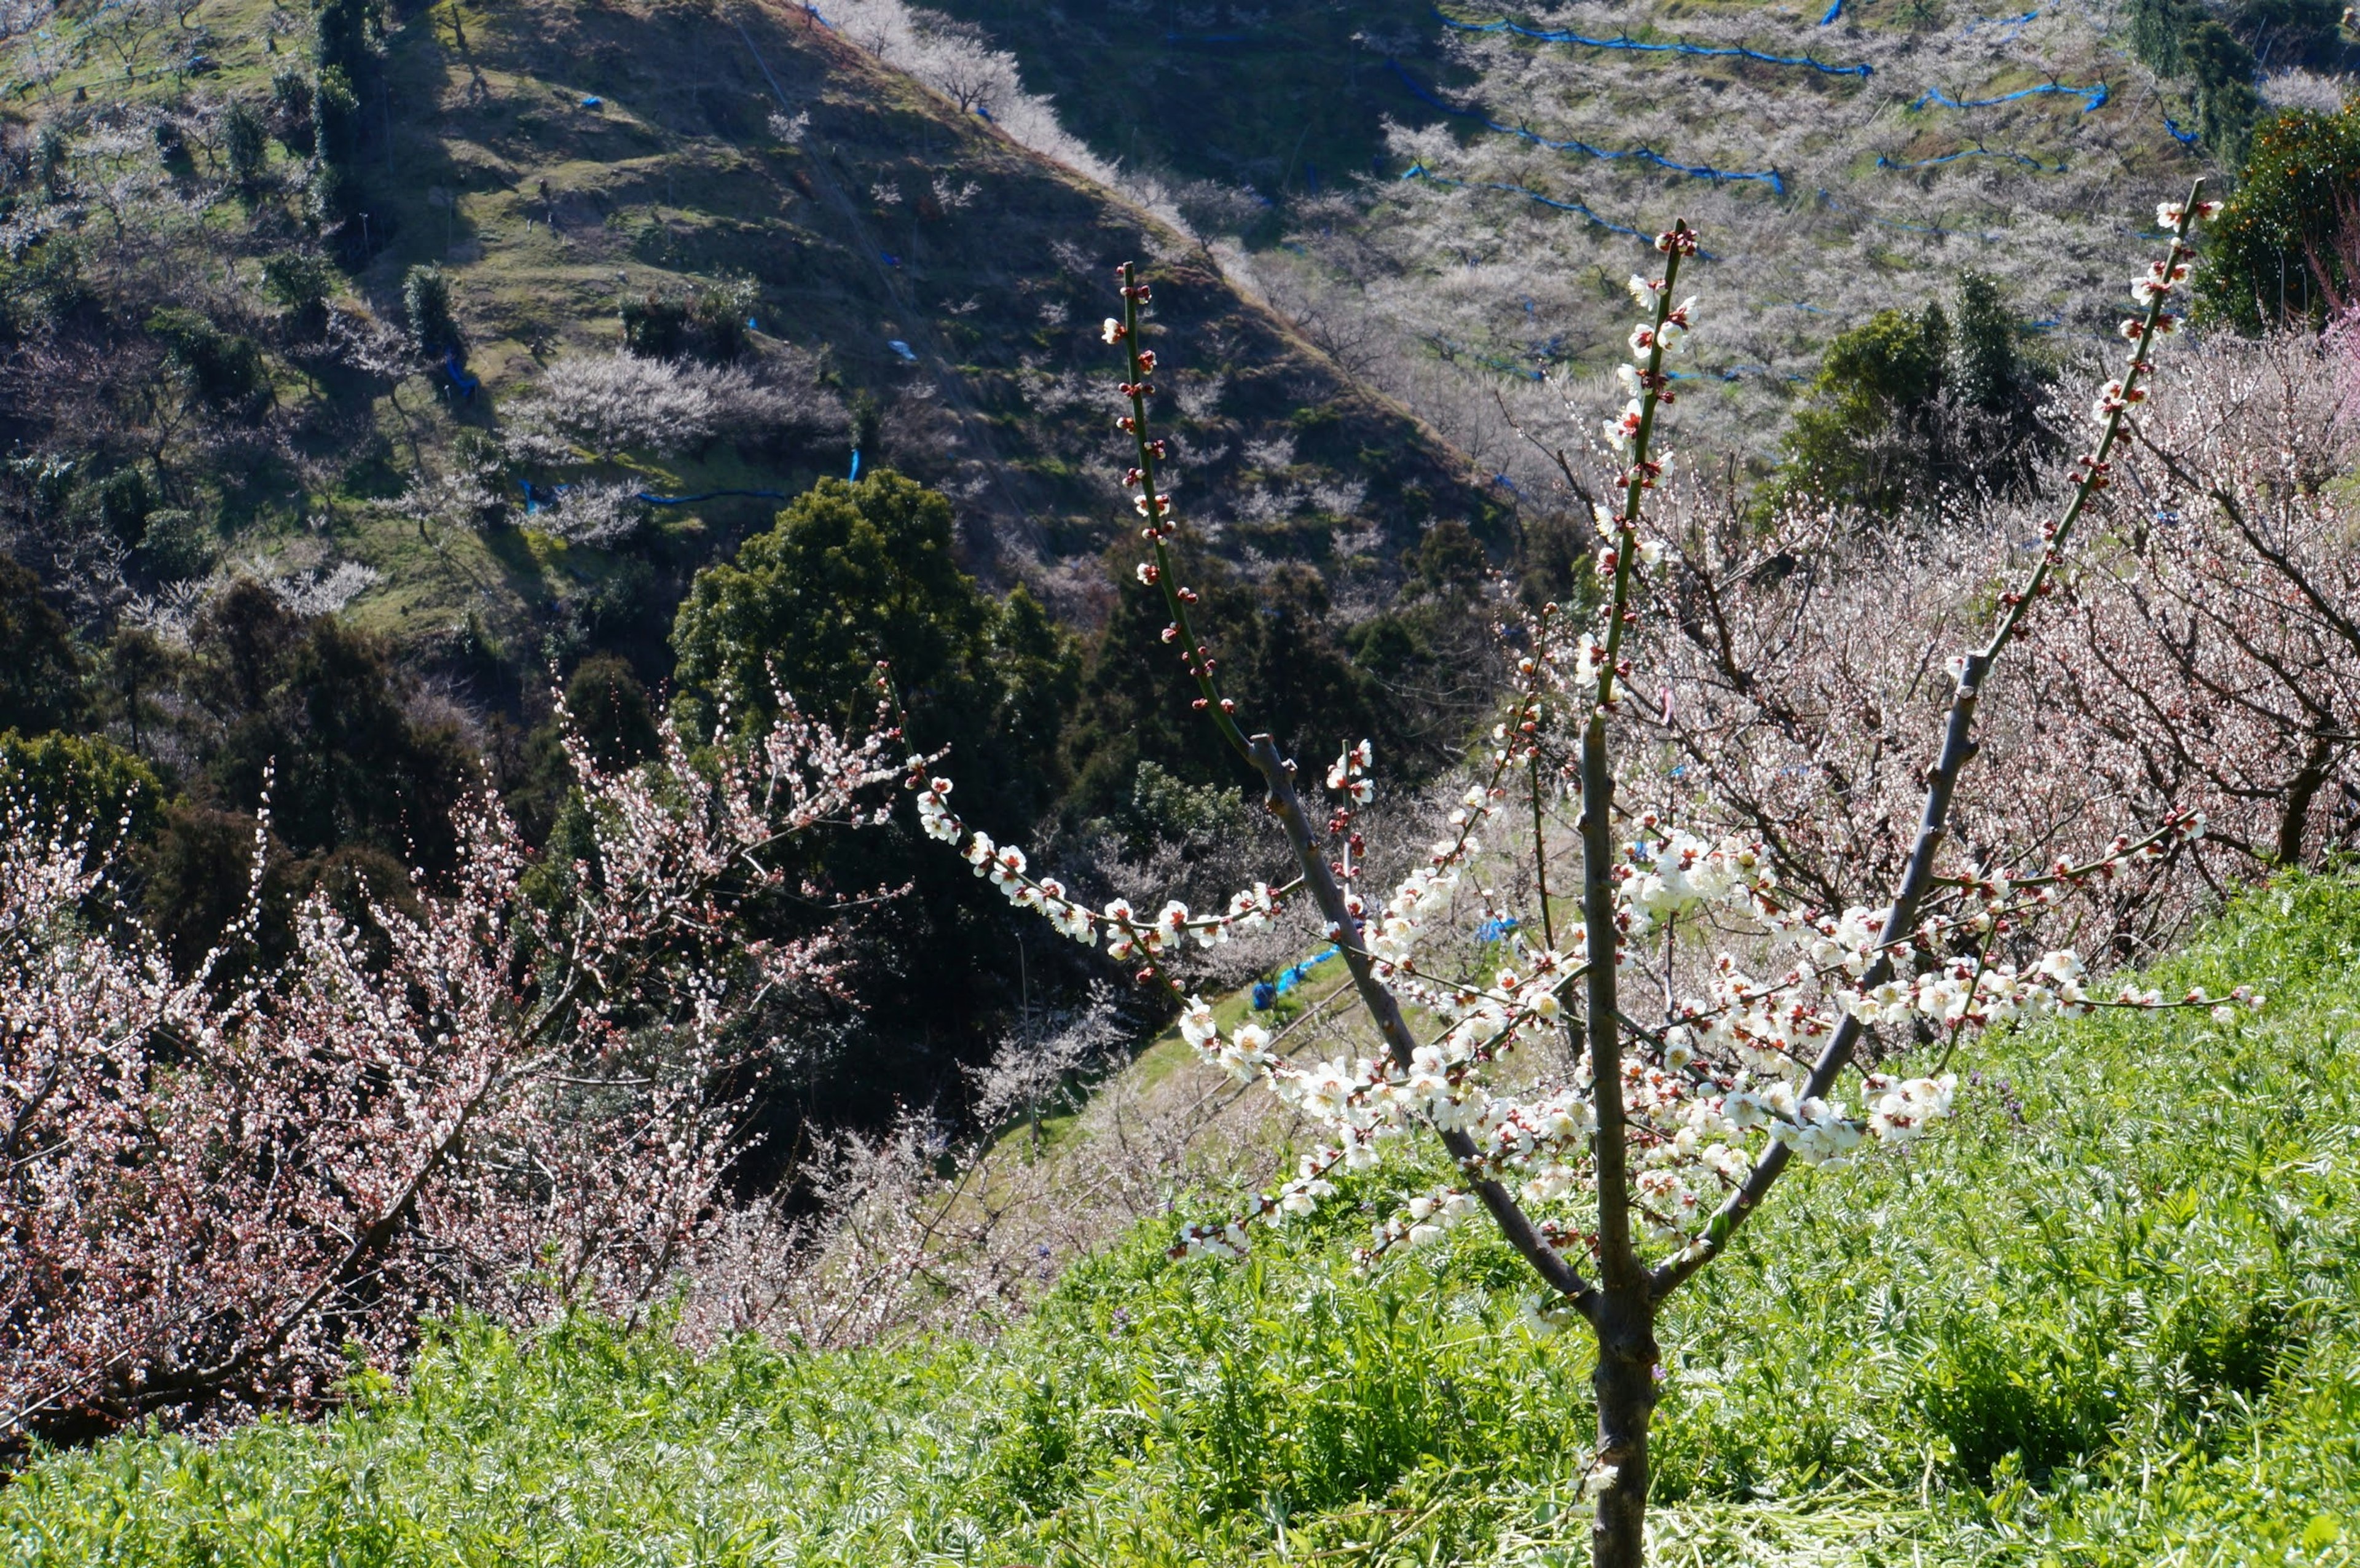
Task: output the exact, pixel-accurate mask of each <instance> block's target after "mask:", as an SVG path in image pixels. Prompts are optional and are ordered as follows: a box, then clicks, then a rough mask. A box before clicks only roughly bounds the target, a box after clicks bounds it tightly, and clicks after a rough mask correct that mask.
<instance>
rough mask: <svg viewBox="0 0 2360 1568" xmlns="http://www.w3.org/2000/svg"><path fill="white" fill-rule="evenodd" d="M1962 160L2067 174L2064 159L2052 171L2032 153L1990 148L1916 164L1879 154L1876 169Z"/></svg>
mask: <svg viewBox="0 0 2360 1568" xmlns="http://www.w3.org/2000/svg"><path fill="white" fill-rule="evenodd" d="M1961 158H2005V159H2007V160H2008V161H2009V162H2011V163H2020V164H2022V165H2024V166H2025V167H2026V168H2027V169H2035V170H2038V172H2040V173H2042V174H2062V173H2064V172H2065V162H2064V160H2063V159H2062V158H2060V159H2059V160H2058V161H2057V166H2056V167H2055V168H2054V169H2052V168H2050V167H2049V165H2047V164H2045V163H2043V162H2041V161H2040V160H2039V159H2038V158H2035V157H2033V156H2032V155H2031V154H2030V153H2023V152H2001V151H1994V149H1993V148H1990V147H1961V148H1960V149H1959V150H1958V151H1956V152H1946V153H1944V154H1943V155H1942V156H1941V157H1939V158H1919V159H1918V160H1917V162H1915V163H1896V162H1894V161H1893V160H1892V159H1891V158H1886V157H1885V155H1884V154H1882V153H1879V154H1878V155H1877V158H1876V167H1877V168H1879V169H1931V168H1933V167H1934V166H1935V165H1936V164H1938V163H1956V162H1958V161H1959V159H1961Z"/></svg>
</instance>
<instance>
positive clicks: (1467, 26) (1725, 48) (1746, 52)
mask: <svg viewBox="0 0 2360 1568" xmlns="http://www.w3.org/2000/svg"><path fill="white" fill-rule="evenodd" d="M1435 15H1436V16H1438V17H1441V20H1442V25H1443V26H1444V27H1456V28H1458V29H1459V31H1460V32H1462V33H1513V34H1515V35H1516V36H1517V37H1518V38H1532V39H1535V41H1537V42H1540V43H1545V44H1579V45H1580V46H1582V47H1583V48H1584V49H1629V50H1631V51H1633V53H1640V54H1686V55H1696V56H1699V57H1700V58H1704V59H1713V58H1721V59H1741V60H1760V61H1762V62H1763V63H1764V64H1765V65H1791V66H1797V67H1800V68H1802V69H1804V70H1808V71H1820V72H1823V73H1825V74H1826V75H1829V76H1858V77H1862V78H1866V77H1867V76H1868V75H1869V74H1870V73H1871V71H1873V69H1874V68H1873V67H1870V66H1866V65H1830V64H1829V63H1828V62H1827V61H1826V60H1816V59H1814V58H1812V57H1811V56H1809V55H1807V54H1800V55H1797V54H1764V53H1763V52H1762V51H1761V50H1760V49H1742V48H1739V47H1738V46H1736V45H1734V44H1691V43H1683V42H1680V41H1678V40H1673V41H1670V42H1666V43H1654V42H1649V41H1646V40H1644V39H1640V38H1585V37H1583V36H1582V35H1581V34H1579V33H1575V32H1567V31H1564V30H1562V29H1556V30H1552V29H1547V28H1542V27H1524V26H1523V25H1521V24H1519V23H1516V22H1511V21H1508V20H1506V19H1505V18H1504V17H1503V18H1502V19H1501V20H1499V21H1496V22H1462V21H1459V19H1458V18H1457V17H1455V16H1445V15H1444V14H1443V13H1442V12H1440V11H1437V12H1435Z"/></svg>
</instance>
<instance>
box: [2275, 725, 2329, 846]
mask: <svg viewBox="0 0 2360 1568" xmlns="http://www.w3.org/2000/svg"><path fill="white" fill-rule="evenodd" d="M2334 759H2335V748H2334V746H2333V743H2331V742H2330V741H2329V740H2328V738H2327V736H2326V735H2324V734H2322V733H2320V732H2318V731H2313V732H2312V734H2311V741H2310V744H2309V745H2307V746H2304V747H2303V753H2302V766H2301V767H2300V768H2297V769H2296V770H2295V775H2294V777H2293V778H2292V779H2289V780H2288V781H2287V791H2286V805H2285V807H2284V809H2283V810H2282V811H2280V812H2279V814H2278V843H2277V844H2275V845H2274V846H2273V849H2274V852H2275V855H2276V856H2277V860H2278V864H2279V865H2280V866H2300V865H2301V864H2302V841H2303V838H2304V835H2305V834H2306V833H2308V832H2309V831H2310V828H2311V803H2312V802H2313V801H2314V800H2318V798H2319V791H2320V789H2321V787H2322V786H2323V785H2324V784H2325V783H2326V782H2327V776H2328V774H2329V772H2330V771H2331V769H2332V765H2333V762H2334Z"/></svg>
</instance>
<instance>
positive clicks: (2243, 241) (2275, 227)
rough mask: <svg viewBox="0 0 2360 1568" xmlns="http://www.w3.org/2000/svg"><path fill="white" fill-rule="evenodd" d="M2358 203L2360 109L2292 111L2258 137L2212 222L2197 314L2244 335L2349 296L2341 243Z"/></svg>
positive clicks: (2357, 282) (2313, 313)
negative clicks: (2224, 203)
mask: <svg viewBox="0 0 2360 1568" xmlns="http://www.w3.org/2000/svg"><path fill="white" fill-rule="evenodd" d="M2355 202H2360V109H2346V110H2344V112H2343V113H2341V114H2311V113H2309V112H2307V111H2302V110H2290V111H2289V112H2287V113H2285V114H2278V115H2277V116H2275V117H2274V118H2272V119H2271V120H2269V121H2268V122H2267V124H2265V125H2263V126H2262V127H2261V128H2260V129H2259V130H2258V131H2256V133H2255V135H2254V152H2253V157H2252V158H2251V159H2250V160H2248V162H2247V163H2246V165H2245V174H2244V177H2243V178H2242V179H2241V180H2239V181H2238V183H2237V188H2236V190H2235V191H2234V192H2233V193H2232V194H2231V195H2230V197H2229V201H2228V205H2227V207H2226V208H2225V209H2224V210H2223V212H2222V213H2221V215H2220V217H2219V218H2218V219H2217V220H2216V221H2215V222H2214V223H2212V225H2210V227H2209V229H2208V231H2207V233H2206V234H2205V242H2204V246H2203V251H2202V262H2201V264H2200V270H2199V271H2198V273H2197V277H2196V299H2197V305H2198V311H2199V315H2200V318H2202V319H2204V320H2208V321H2219V322H2223V323H2225V324H2227V325H2230V326H2233V327H2235V328H2236V329H2237V330H2239V331H2241V332H2259V331H2260V330H2261V329H2262V328H2263V327H2264V326H2265V325H2266V324H2268V323H2272V322H2277V321H2305V320H2307V321H2312V322H2317V321H2322V320H2324V319H2325V317H2326V314H2327V311H2328V310H2329V308H2330V306H2331V305H2332V304H2333V303H2334V302H2335V301H2336V300H2337V299H2344V298H2349V297H2350V296H2351V295H2352V293H2353V292H2354V290H2355V286H2360V279H2355V278H2353V277H2352V276H2351V273H2350V267H2351V257H2350V256H2349V255H2347V254H2346V252H2345V249H2344V245H2343V244H2341V243H2339V242H2340V241H2342V240H2344V238H2345V237H2346V235H2347V233H2348V227H2349V224H2350V223H2351V219H2352V214H2353V212H2354V207H2355Z"/></svg>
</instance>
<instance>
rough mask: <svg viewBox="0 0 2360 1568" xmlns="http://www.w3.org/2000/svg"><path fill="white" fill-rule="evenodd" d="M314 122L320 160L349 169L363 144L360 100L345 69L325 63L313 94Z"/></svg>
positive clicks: (312, 114) (312, 116) (312, 112)
mask: <svg viewBox="0 0 2360 1568" xmlns="http://www.w3.org/2000/svg"><path fill="white" fill-rule="evenodd" d="M311 124H312V125H313V127H314V131H313V134H314V136H315V138H316V141H315V148H314V150H315V153H316V156H317V157H318V158H319V159H320V161H321V162H322V163H324V164H329V165H332V166H333V167H335V168H337V169H350V168H351V167H352V162H353V158H354V157H355V155H356V154H358V152H359V151H360V145H361V103H360V99H359V98H358V97H357V96H356V95H355V93H354V89H353V79H352V78H351V77H350V76H349V75H347V74H346V73H345V72H344V71H343V70H341V69H340V68H337V67H333V66H323V67H322V69H321V71H320V78H319V81H318V82H317V83H316V84H315V85H314V86H313V88H312V93H311Z"/></svg>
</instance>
